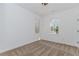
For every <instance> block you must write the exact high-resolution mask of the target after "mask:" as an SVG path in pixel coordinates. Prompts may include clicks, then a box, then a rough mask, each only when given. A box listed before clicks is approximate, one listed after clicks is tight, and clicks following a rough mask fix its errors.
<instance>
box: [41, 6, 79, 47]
mask: <svg viewBox="0 0 79 59" xmlns="http://www.w3.org/2000/svg"><path fill="white" fill-rule="evenodd" d="M53 18H57V19H59V20H60V25H59V27H60V29H59V34H53V33H51V32H50V21H51V20H52V19H53ZM77 19H79V8H73V9H70V10H67V11H63V12H59V13H56V14H51V15H48V16H46V17H44V18H43V20H44V23H43V25H42V26H43V27H42V28H43V30H42V33H41V38H43V39H46V40H49V41H55V42H59V43H65V44H70V45H75V46H78V47H79V44H78V43H77V41H79V33H77V32H76V31H77V29H79V22H78V21H77Z"/></svg>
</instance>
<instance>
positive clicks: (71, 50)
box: [0, 40, 79, 56]
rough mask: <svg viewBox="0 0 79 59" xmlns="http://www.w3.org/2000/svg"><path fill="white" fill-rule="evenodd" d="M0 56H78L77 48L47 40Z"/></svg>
mask: <svg viewBox="0 0 79 59" xmlns="http://www.w3.org/2000/svg"><path fill="white" fill-rule="evenodd" d="M0 56H79V48H77V47H74V46H70V45H66V44H60V43H55V42H51V41H47V40H38V41H35V42H32V43H30V44H26V45H24V46H22V47H18V48H16V49H12V50H9V51H7V52H4V53H1V54H0Z"/></svg>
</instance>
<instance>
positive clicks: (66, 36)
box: [0, 3, 79, 56]
mask: <svg viewBox="0 0 79 59" xmlns="http://www.w3.org/2000/svg"><path fill="white" fill-rule="evenodd" d="M0 56H79V3H0Z"/></svg>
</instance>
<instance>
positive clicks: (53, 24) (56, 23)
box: [50, 19, 59, 34]
mask: <svg viewBox="0 0 79 59" xmlns="http://www.w3.org/2000/svg"><path fill="white" fill-rule="evenodd" d="M50 29H51V32H53V33H56V34H57V33H59V19H52V20H51V22H50Z"/></svg>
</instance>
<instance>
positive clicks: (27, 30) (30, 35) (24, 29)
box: [0, 4, 40, 52]
mask: <svg viewBox="0 0 79 59" xmlns="http://www.w3.org/2000/svg"><path fill="white" fill-rule="evenodd" d="M1 6H3V7H2V8H0V15H1V16H2V17H1V16H0V27H1V29H0V36H1V37H0V52H3V51H6V50H9V49H13V48H16V47H18V46H21V45H23V44H27V43H30V42H33V41H36V40H37V39H38V36H39V34H36V33H35V28H34V27H35V20H36V19H37V20H40V17H39V16H38V15H36V14H34V13H32V12H30V11H28V10H26V9H24V8H22V7H20V6H18V5H16V4H3V5H0V7H1ZM1 32H4V33H1Z"/></svg>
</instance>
